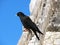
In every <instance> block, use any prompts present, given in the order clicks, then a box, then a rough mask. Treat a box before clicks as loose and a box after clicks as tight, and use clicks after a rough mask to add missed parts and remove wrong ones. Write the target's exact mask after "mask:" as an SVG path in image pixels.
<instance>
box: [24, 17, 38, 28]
mask: <svg viewBox="0 0 60 45" xmlns="http://www.w3.org/2000/svg"><path fill="white" fill-rule="evenodd" d="M25 24H27V26H28V27H29V28H31V29H32V28H37V26H36V24H35V23H34V22H32V20H31V19H30V18H29V17H27V18H26V21H25Z"/></svg>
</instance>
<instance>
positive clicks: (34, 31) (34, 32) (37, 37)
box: [34, 31, 40, 40]
mask: <svg viewBox="0 0 60 45" xmlns="http://www.w3.org/2000/svg"><path fill="white" fill-rule="evenodd" d="M34 34H35V35H36V37H37V39H38V40H40V39H39V37H38V35H37V33H36V32H35V31H34Z"/></svg>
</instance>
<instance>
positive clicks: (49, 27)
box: [17, 0, 60, 45]
mask: <svg viewBox="0 0 60 45" xmlns="http://www.w3.org/2000/svg"><path fill="white" fill-rule="evenodd" d="M29 7H30V13H31V15H30V18H31V19H32V21H33V22H35V23H36V25H37V26H38V27H39V29H40V31H41V32H43V33H44V35H41V34H38V35H39V37H40V40H39V41H38V40H37V39H36V37H35V35H34V34H33V35H31V34H29V32H23V34H22V37H21V39H20V40H19V42H18V44H17V45H60V0H31V3H30V6H29ZM32 33H33V32H32Z"/></svg>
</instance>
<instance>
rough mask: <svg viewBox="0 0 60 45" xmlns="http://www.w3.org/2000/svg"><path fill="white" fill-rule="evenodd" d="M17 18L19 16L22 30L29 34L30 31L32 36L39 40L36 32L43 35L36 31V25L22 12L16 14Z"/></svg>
mask: <svg viewBox="0 0 60 45" xmlns="http://www.w3.org/2000/svg"><path fill="white" fill-rule="evenodd" d="M17 16H19V18H20V20H21V22H22V24H23V26H24V28H26V29H28V30H29V32H31V30H32V31H33V32H34V34H35V35H36V37H37V39H38V40H40V39H39V37H38V35H37V33H36V32H38V33H41V34H42V35H43V33H42V32H41V31H40V30H39V29H38V27H37V26H36V24H35V23H34V22H32V20H31V19H30V18H29V17H28V16H26V15H25V14H24V13H22V12H18V13H17ZM30 29H31V30H30Z"/></svg>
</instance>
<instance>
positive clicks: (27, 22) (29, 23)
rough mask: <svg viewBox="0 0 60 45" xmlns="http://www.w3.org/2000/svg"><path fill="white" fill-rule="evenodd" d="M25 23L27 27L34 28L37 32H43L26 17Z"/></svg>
mask: <svg viewBox="0 0 60 45" xmlns="http://www.w3.org/2000/svg"><path fill="white" fill-rule="evenodd" d="M26 25H27V27H28V28H30V29H32V30H34V31H37V32H38V33H41V34H43V33H42V32H41V31H40V30H39V29H38V27H37V26H36V24H35V23H34V22H32V20H31V19H30V18H29V17H28V18H26Z"/></svg>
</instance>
